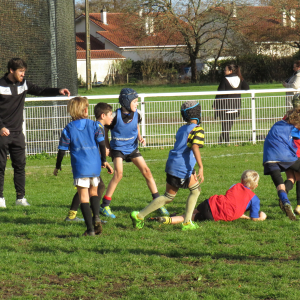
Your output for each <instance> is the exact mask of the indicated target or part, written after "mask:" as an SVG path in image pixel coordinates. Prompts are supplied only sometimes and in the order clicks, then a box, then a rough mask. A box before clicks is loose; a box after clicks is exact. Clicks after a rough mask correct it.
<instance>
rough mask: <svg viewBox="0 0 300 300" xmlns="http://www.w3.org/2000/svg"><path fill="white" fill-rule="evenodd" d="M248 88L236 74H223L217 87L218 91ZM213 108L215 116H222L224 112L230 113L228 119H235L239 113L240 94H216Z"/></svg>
mask: <svg viewBox="0 0 300 300" xmlns="http://www.w3.org/2000/svg"><path fill="white" fill-rule="evenodd" d="M234 90H249V85H248V83H247V82H246V81H245V80H243V81H241V80H240V78H239V77H238V76H237V75H236V74H229V75H227V76H225V77H224V78H223V79H222V80H221V82H220V84H219V87H218V91H234ZM213 108H214V109H215V118H217V117H220V118H221V119H223V118H224V115H225V114H228V115H229V114H230V115H231V118H230V119H235V118H236V117H238V116H239V115H240V109H241V94H230V95H217V96H216V98H215V101H214V103H213Z"/></svg>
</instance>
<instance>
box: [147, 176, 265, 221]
mask: <svg viewBox="0 0 300 300" xmlns="http://www.w3.org/2000/svg"><path fill="white" fill-rule="evenodd" d="M258 181H259V175H258V173H257V172H255V171H252V170H247V171H245V172H244V173H243V174H242V176H241V183H237V184H235V185H233V186H232V187H231V188H230V189H229V190H228V191H227V192H226V194H225V195H214V196H211V197H210V198H209V199H206V200H205V201H203V202H202V203H200V204H199V205H198V207H197V209H195V210H194V213H193V217H192V220H193V221H199V222H201V221H206V220H212V221H220V220H222V221H234V220H236V219H250V220H253V221H264V220H265V219H266V218H267V215H266V214H265V213H264V212H263V211H261V212H260V211H259V210H260V200H259V198H258V197H257V196H256V195H255V194H254V192H253V190H254V189H256V188H257V186H258ZM248 210H249V211H250V217H248V216H246V215H244V213H245V212H246V211H248ZM149 221H158V222H160V223H163V224H178V223H181V222H183V221H184V216H174V217H155V218H150V219H149Z"/></svg>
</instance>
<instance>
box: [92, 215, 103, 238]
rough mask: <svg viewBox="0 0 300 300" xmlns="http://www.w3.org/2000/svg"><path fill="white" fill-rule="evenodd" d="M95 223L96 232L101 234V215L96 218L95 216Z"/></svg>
mask: <svg viewBox="0 0 300 300" xmlns="http://www.w3.org/2000/svg"><path fill="white" fill-rule="evenodd" d="M93 223H94V230H95V234H96V235H99V234H101V233H102V224H101V220H100V218H99V216H96V217H95V218H93Z"/></svg>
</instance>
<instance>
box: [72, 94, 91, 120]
mask: <svg viewBox="0 0 300 300" xmlns="http://www.w3.org/2000/svg"><path fill="white" fill-rule="evenodd" d="M87 107H89V101H88V99H87V98H86V97H74V98H72V99H70V100H69V102H68V106H67V108H68V112H69V114H70V116H71V117H72V120H73V121H75V120H79V119H84V118H86V117H87V116H86V115H85V112H84V111H85V109H86V108H87Z"/></svg>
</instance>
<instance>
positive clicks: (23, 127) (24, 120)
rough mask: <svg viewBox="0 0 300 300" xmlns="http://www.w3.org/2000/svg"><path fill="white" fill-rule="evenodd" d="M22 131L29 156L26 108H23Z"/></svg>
mask: <svg viewBox="0 0 300 300" xmlns="http://www.w3.org/2000/svg"><path fill="white" fill-rule="evenodd" d="M22 131H23V134H24V137H25V155H26V156H27V153H28V151H27V131H26V109H25V107H24V109H23V124H22Z"/></svg>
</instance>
